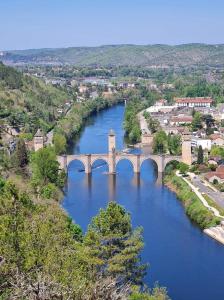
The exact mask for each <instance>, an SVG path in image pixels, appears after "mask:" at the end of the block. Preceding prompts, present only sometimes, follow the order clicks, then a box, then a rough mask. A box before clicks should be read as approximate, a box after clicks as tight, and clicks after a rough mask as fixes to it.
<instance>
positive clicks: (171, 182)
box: [164, 173, 221, 230]
mask: <svg viewBox="0 0 224 300" xmlns="http://www.w3.org/2000/svg"><path fill="white" fill-rule="evenodd" d="M164 184H165V185H166V186H167V187H168V188H169V189H170V190H171V191H173V192H174V193H175V194H176V195H177V197H178V199H180V200H181V202H182V203H183V206H184V208H185V212H186V214H187V215H188V216H189V217H190V219H191V220H192V221H193V222H195V223H196V224H197V225H198V226H199V227H200V228H201V229H203V230H204V229H208V228H211V227H215V226H217V225H219V224H220V221H221V219H220V218H219V217H216V216H214V214H213V212H212V211H210V210H208V209H207V208H206V207H205V206H204V205H203V204H202V202H201V201H200V199H199V198H198V196H197V195H196V194H195V192H193V190H192V189H191V188H190V187H189V186H188V184H187V183H186V182H185V181H184V180H183V179H182V178H180V177H178V176H177V175H175V174H174V173H172V174H171V175H166V176H165V178H164Z"/></svg>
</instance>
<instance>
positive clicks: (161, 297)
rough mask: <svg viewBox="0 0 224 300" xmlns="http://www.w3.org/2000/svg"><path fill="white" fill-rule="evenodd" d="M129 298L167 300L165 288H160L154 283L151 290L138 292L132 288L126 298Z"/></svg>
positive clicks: (131, 299)
mask: <svg viewBox="0 0 224 300" xmlns="http://www.w3.org/2000/svg"><path fill="white" fill-rule="evenodd" d="M128 299H129V300H169V299H170V298H169V297H168V295H167V290H166V288H161V287H159V286H158V285H156V286H155V287H154V288H153V289H152V290H147V291H144V292H142V291H141V292H140V291H139V290H138V289H136V290H135V289H134V291H133V293H132V294H131V295H130V297H129V298H128Z"/></svg>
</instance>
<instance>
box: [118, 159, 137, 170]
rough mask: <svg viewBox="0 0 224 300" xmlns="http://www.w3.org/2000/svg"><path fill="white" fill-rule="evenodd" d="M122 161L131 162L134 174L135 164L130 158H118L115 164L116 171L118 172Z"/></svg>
mask: <svg viewBox="0 0 224 300" xmlns="http://www.w3.org/2000/svg"><path fill="white" fill-rule="evenodd" d="M122 161H127V162H129V164H130V165H131V167H132V171H133V172H134V170H135V162H134V161H133V160H132V159H130V158H129V157H119V158H117V159H116V163H115V170H117V167H118V165H119V163H120V162H122Z"/></svg>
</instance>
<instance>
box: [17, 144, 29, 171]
mask: <svg viewBox="0 0 224 300" xmlns="http://www.w3.org/2000/svg"><path fill="white" fill-rule="evenodd" d="M13 157H14V164H15V167H16V170H17V171H24V168H25V167H26V166H27V164H28V161H29V159H28V153H27V149H26V145H25V142H24V140H23V139H21V138H19V139H18V140H17V143H16V149H15V153H14V155H13Z"/></svg>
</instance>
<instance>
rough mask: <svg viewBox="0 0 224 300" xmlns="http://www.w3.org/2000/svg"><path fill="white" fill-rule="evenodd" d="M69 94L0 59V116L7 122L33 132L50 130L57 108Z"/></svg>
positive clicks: (56, 115)
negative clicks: (6, 64) (40, 129)
mask: <svg viewBox="0 0 224 300" xmlns="http://www.w3.org/2000/svg"><path fill="white" fill-rule="evenodd" d="M68 97H69V95H68V94H67V92H66V91H63V90H62V89H59V88H55V87H53V86H51V85H46V84H45V83H44V82H43V81H41V80H39V79H36V78H33V77H31V76H28V75H24V74H23V73H21V72H19V71H17V70H15V69H14V68H12V67H8V66H5V65H4V64H2V63H1V62H0V119H1V121H3V122H4V123H6V124H10V125H13V126H18V127H25V131H26V132H33V133H34V132H35V131H36V130H37V128H38V127H41V128H42V129H43V130H44V131H47V130H49V129H50V128H51V127H52V126H53V125H54V123H55V121H56V120H57V117H58V114H57V109H58V107H60V106H63V107H64V103H65V102H66V101H67V99H68Z"/></svg>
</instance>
